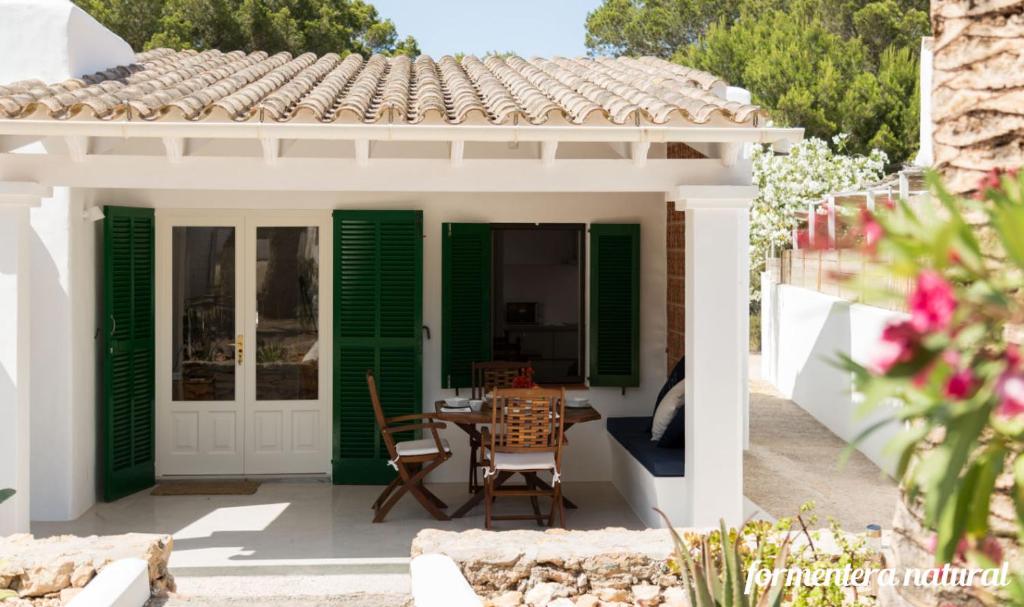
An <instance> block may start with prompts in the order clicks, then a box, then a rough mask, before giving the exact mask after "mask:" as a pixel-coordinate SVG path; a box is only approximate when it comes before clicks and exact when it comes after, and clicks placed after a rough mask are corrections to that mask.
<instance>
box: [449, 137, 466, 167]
mask: <svg viewBox="0 0 1024 607" xmlns="http://www.w3.org/2000/svg"><path fill="white" fill-rule="evenodd" d="M449 145H450V149H449V160H451V163H452V166H453V167H460V166H462V160H463V157H464V156H465V154H466V142H465V141H463V140H462V139H453V140H452V141H451V142H450V144H449Z"/></svg>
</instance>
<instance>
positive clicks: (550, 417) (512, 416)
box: [491, 388, 565, 459]
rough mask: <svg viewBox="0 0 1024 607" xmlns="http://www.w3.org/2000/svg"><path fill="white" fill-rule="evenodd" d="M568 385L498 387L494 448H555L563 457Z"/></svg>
mask: <svg viewBox="0 0 1024 607" xmlns="http://www.w3.org/2000/svg"><path fill="white" fill-rule="evenodd" d="M564 432H565V388H528V389H522V388H513V389H500V388H499V389H498V390H496V391H495V393H494V402H493V403H492V405H491V449H492V450H494V451H496V452H506V453H517V452H527V451H551V452H553V453H555V454H556V459H559V458H560V455H561V451H562V436H563V434H564Z"/></svg>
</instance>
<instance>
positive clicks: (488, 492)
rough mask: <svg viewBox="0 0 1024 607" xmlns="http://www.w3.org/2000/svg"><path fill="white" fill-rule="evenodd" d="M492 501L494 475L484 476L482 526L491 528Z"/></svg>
mask: <svg viewBox="0 0 1024 607" xmlns="http://www.w3.org/2000/svg"><path fill="white" fill-rule="evenodd" d="M493 501H494V476H493V475H491V476H484V528H485V529H488V530H490V528H491V509H492V508H493V507H494V506H493Z"/></svg>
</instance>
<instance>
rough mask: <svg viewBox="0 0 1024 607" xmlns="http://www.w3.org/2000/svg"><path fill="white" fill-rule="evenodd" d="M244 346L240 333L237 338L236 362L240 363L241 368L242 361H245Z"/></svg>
mask: <svg viewBox="0 0 1024 607" xmlns="http://www.w3.org/2000/svg"><path fill="white" fill-rule="evenodd" d="M243 346H244V343H243V341H242V335H241V333H239V334H238V337H236V338H235V360H237V361H238V365H239V366H241V365H242V361H243V360H245V348H244V347H243Z"/></svg>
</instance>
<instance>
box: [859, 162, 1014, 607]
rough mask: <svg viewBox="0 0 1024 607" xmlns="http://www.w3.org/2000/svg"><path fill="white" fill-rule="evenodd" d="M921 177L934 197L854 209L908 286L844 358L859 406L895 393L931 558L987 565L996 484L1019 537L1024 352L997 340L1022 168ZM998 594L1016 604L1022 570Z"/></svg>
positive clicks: (994, 559) (993, 549) (875, 247)
mask: <svg viewBox="0 0 1024 607" xmlns="http://www.w3.org/2000/svg"><path fill="white" fill-rule="evenodd" d="M929 179H930V182H931V187H932V191H933V193H934V197H935V199H936V201H937V204H935V205H934V206H929V205H919V206H916V207H914V208H911V207H910V206H909V205H908V204H906V203H905V202H902V203H900V204H899V205H898V206H896V208H894V209H891V210H882V211H879V212H878V213H877V215H872V214H867V213H865V214H864V217H863V221H862V233H863V238H864V240H865V245H866V248H867V249H868V251H869V252H870V253H872V254H877V255H879V256H881V257H883V258H884V260H885V262H886V264H887V266H888V267H889V268H890V270H891V272H892V273H893V274H894V275H896V276H899V277H903V278H911V279H912V280H913V281H914V288H913V289H912V291H911V292H910V294H909V295H908V296H907V308H908V310H909V312H910V313H909V318H907V319H905V320H900V321H896V322H892V323H891V324H889V325H888V326H887V327H886V328H885V330H884V332H883V334H882V337H881V341H880V344H879V345H878V348H877V350H876V352H875V355H874V357H873V358H872V359H871V360H870V362H869V363H868V364H866V365H863V366H862V365H859V364H857V363H855V362H853V361H852V360H846V365H847V366H848V368H849V369H850V370H852V371H853V372H854V376H855V378H856V381H857V384H858V388H859V390H860V391H861V392H862V393H863V395H864V398H865V403H864V406H865V407H866V408H872V407H874V406H876V405H878V404H879V403H882V402H887V401H888V402H891V401H892V399H897V400H899V401H900V402H901V403H902V406H901V407H898V408H897V409H895V411H896V413H895V418H896V419H898V420H900V421H904V422H909V425H908V428H909V429H908V430H906V431H905V432H904V433H903V434H902V436H901V437H900V438H899V439H898V445H897V447H898V449H899V452H900V458H899V474H900V475H901V477H902V481H903V485H904V488H905V490H906V492H907V496H908V498H909V499H910V500H918V499H920V500H921V503H922V505H923V511H924V522H925V524H926V525H927V526H928V527H929V528H931V529H933V530H935V532H936V535H935V538H934V542H933V550H934V553H935V559H936V563H947V562H954V561H956V560H961V561H963V560H966V561H969V562H972V563H974V564H976V565H977V566H979V567H992V566H995V565H998V564H999V561H1000V560H1001V559H1002V551H1001V550H1000V549H999V545H998V543H996V542H995V541H994V538H993V537H992V535H993V529H992V528H991V527H990V522H991V516H990V513H991V509H992V505H993V503H994V502H995V500H996V499H999V498H998V494H999V493H1000V492H1002V494H1003V495H1004V497H1005V499H1007V501H1009V500H1010V499H1012V501H1013V503H1014V504H1015V508H1016V515H1017V518H1018V525H1019V533H1020V534H1021V536H1022V537H1024V455H1022V451H1024V361H1022V358H1021V353H1020V351H1019V349H1018V346H1017V345H1016V344H1014V343H1012V342H1011V341H1009V340H1008V339H1007V335H1008V331H1007V329H1008V327H1013V326H1014V325H1016V324H1018V323H1021V322H1024V297H1022V294H1024V290H1022V287H1024V176H1017V175H1014V174H1002V175H998V174H993V175H991V176H989V177H988V178H986V180H985V181H984V182H983V183H982V184H981V186H980V188H979V194H978V196H977V197H976V198H974V199H971V200H961V199H957V198H954V197H953V196H951V195H950V194H948V193H947V192H946V191H945V190H944V189H943V188H942V186H941V185H940V184H939V182H938V180H937V179H936V178H935V177H934V176H930V177H929ZM882 423H885V422H880V423H879V425H878V426H873V427H872V428H869V429H868V431H867V432H866V433H865V434H867V433H870V432H871V431H872V430H873V429H874V428H877V427H879V426H880V425H881V424H882ZM1007 479H1012V482H1008V480H1007ZM1011 485H1012V486H1011ZM1004 539H1006V538H1004ZM1018 541H1020V538H1018ZM1007 593H1008V599H1007V598H1004V599H1003V600H1000V601H999V602H998V603H997V604H1005V600H1012V601H1014V602H1015V603H1016V604H1022V605H1024V576H1022V575H1021V574H1020V573H1018V574H1017V576H1016V579H1015V581H1014V583H1013V585H1012V586H1011V587H1010V588H1008V589H1007Z"/></svg>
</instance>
